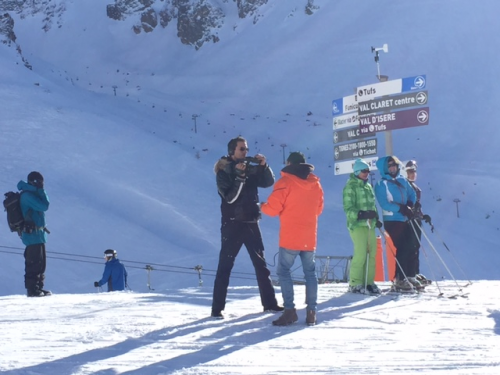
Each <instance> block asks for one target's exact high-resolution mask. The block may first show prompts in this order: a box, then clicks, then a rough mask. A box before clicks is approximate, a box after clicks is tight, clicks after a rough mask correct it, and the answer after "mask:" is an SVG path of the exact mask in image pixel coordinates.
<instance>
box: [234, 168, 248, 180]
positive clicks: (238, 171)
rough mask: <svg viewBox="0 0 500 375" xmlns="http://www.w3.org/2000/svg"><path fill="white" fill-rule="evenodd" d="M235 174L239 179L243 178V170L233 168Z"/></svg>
mask: <svg viewBox="0 0 500 375" xmlns="http://www.w3.org/2000/svg"><path fill="white" fill-rule="evenodd" d="M234 170H235V172H236V176H237V177H239V178H245V170H243V169H238V168H234Z"/></svg>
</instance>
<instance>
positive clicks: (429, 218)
mask: <svg viewBox="0 0 500 375" xmlns="http://www.w3.org/2000/svg"><path fill="white" fill-rule="evenodd" d="M422 219H424V221H425V222H426V223H427V224H430V223H431V221H432V219H431V217H430V216H429V215H424V216H423V217H422Z"/></svg>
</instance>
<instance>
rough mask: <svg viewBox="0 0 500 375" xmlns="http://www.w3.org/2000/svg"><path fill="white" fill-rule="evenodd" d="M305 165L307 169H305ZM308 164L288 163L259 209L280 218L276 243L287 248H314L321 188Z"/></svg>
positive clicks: (319, 211) (320, 209) (321, 196)
mask: <svg viewBox="0 0 500 375" xmlns="http://www.w3.org/2000/svg"><path fill="white" fill-rule="evenodd" d="M306 168H307V170H306ZM313 169H314V167H313V166H312V165H310V164H295V165H293V164H292V165H289V166H287V167H285V168H283V170H282V171H281V178H280V179H279V180H278V181H277V182H276V183H275V184H274V189H273V192H272V193H271V195H270V196H269V198H268V200H267V202H266V203H262V205H261V211H262V212H263V213H265V214H266V215H269V216H278V215H279V218H280V238H279V246H280V247H284V248H285V249H288V250H299V251H314V250H316V238H317V232H318V216H319V215H320V214H321V212H322V211H323V204H324V202H323V189H322V187H321V184H320V182H319V178H318V177H317V176H316V175H314V174H313V173H312V172H311V171H312V170H313Z"/></svg>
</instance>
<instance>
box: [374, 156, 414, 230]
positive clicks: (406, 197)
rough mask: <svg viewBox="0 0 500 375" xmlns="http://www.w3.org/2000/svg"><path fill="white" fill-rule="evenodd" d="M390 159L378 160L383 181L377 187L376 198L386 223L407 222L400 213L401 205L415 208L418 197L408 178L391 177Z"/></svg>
mask: <svg viewBox="0 0 500 375" xmlns="http://www.w3.org/2000/svg"><path fill="white" fill-rule="evenodd" d="M388 159H389V156H385V157H383V158H380V159H378V160H377V168H378V170H379V172H380V175H381V176H382V179H381V180H380V181H379V182H377V184H376V185H375V196H376V197H377V201H378V204H379V205H380V207H381V208H382V215H383V219H384V221H407V218H406V216H404V215H403V214H402V213H401V212H399V209H400V206H399V205H400V204H402V205H405V206H411V207H413V205H414V204H415V202H416V200H417V196H416V194H415V190H413V188H412V187H411V185H410V184H409V182H408V181H407V180H406V178H404V177H403V176H401V175H400V174H398V176H397V177H395V178H393V177H391V175H389V169H388V167H387V164H388V161H387V160H388Z"/></svg>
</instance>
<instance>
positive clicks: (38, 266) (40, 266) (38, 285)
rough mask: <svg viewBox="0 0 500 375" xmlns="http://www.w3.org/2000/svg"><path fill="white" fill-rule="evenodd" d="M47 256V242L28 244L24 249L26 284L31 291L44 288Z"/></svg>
mask: <svg viewBox="0 0 500 375" xmlns="http://www.w3.org/2000/svg"><path fill="white" fill-rule="evenodd" d="M46 266H47V256H46V253H45V244H44V243H37V244H35V245H29V246H26V249H25V250H24V272H25V274H24V286H25V288H26V289H28V290H30V291H35V290H41V289H43V282H44V280H45V267H46Z"/></svg>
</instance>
